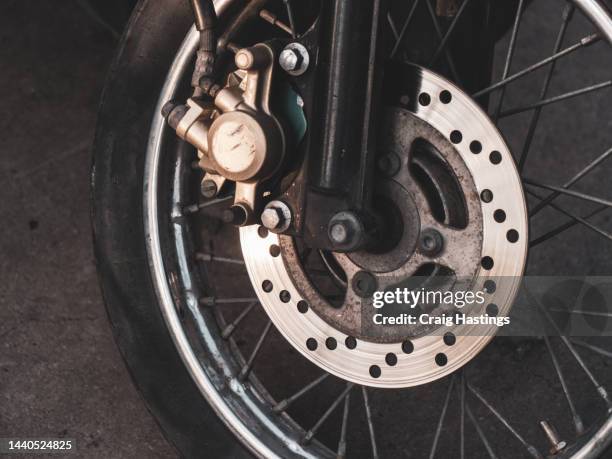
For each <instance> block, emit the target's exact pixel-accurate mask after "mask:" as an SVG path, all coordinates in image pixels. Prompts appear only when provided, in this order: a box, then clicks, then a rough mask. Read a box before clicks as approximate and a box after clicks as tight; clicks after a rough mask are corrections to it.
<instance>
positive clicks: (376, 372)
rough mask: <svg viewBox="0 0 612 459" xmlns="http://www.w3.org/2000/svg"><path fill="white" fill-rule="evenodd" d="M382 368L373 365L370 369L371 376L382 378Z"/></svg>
mask: <svg viewBox="0 0 612 459" xmlns="http://www.w3.org/2000/svg"><path fill="white" fill-rule="evenodd" d="M381 373H382V372H381V371H380V367H379V366H378V365H372V366H371V367H370V376H371V377H372V378H380V375H381Z"/></svg>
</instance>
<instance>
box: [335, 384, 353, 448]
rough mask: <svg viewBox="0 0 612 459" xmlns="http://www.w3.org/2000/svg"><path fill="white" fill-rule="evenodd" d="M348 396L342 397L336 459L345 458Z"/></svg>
mask: <svg viewBox="0 0 612 459" xmlns="http://www.w3.org/2000/svg"><path fill="white" fill-rule="evenodd" d="M350 396H351V395H350V394H346V396H345V397H344V412H343V413H342V427H341V428H340V441H339V442H338V455H337V456H336V458H337V459H345V458H346V428H347V425H348V414H349V400H350Z"/></svg>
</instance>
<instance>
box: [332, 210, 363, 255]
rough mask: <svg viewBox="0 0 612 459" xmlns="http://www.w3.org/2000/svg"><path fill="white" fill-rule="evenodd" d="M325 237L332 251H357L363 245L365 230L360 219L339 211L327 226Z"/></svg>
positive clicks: (352, 213) (355, 215) (349, 212)
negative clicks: (329, 242)
mask: <svg viewBox="0 0 612 459" xmlns="http://www.w3.org/2000/svg"><path fill="white" fill-rule="evenodd" d="M327 236H328V237H329V240H330V241H331V243H332V244H333V246H334V250H338V251H350V250H357V249H358V248H359V247H361V246H362V245H363V242H364V239H365V229H364V225H363V222H362V221H361V219H360V217H359V216H358V215H357V214H355V213H354V212H352V211H348V210H347V211H341V212H338V213H337V214H336V215H334V216H333V217H332V218H331V220H330V221H329V224H328V226H327Z"/></svg>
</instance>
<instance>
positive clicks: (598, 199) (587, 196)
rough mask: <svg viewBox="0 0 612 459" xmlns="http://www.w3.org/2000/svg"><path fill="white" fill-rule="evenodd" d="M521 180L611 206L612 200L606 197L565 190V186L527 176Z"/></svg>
mask: <svg viewBox="0 0 612 459" xmlns="http://www.w3.org/2000/svg"><path fill="white" fill-rule="evenodd" d="M523 182H525V183H526V184H527V185H531V186H535V187H538V188H545V189H547V190H551V191H557V192H559V193H560V194H566V195H568V196H572V197H574V198H578V199H582V200H584V201H589V202H594V203H595V204H602V205H604V206H608V207H612V201H609V200H607V199H603V198H598V197H596V196H591V195H590V194H585V193H580V192H579V191H572V190H566V189H565V188H561V187H558V186H553V185H548V184H545V183H539V182H536V181H534V180H531V179H529V178H523ZM551 207H552V206H551Z"/></svg>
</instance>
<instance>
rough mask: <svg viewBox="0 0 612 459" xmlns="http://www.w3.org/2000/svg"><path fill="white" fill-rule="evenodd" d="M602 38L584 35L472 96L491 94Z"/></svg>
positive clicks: (594, 35) (595, 35)
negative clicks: (570, 44)
mask: <svg viewBox="0 0 612 459" xmlns="http://www.w3.org/2000/svg"><path fill="white" fill-rule="evenodd" d="M600 40H601V36H599V35H597V34H592V35H588V36H586V37H584V38H583V39H582V40H580V41H579V42H578V43H575V44H573V45H572V46H569V47H567V48H565V49H563V50H562V51H559V52H557V53H554V54H553V55H551V56H549V57H547V58H546V59H542V60H541V61H539V62H536V63H535V64H532V65H530V66H529V67H526V68H524V69H523V70H521V71H519V72H516V73H514V74H512V75H510V76H509V77H506V78H504V79H503V80H500V81H498V82H497V83H494V84H492V85H491V86H488V87H486V88H484V89H481V90H480V91H478V92H475V93H474V94H473V95H472V97H473V98H478V97H482V96H484V95H485V94H489V93H490V92H492V91H495V90H496V89H499V88H501V87H502V86H506V85H508V84H509V83H512V82H513V81H514V80H517V79H519V78H521V77H523V76H525V75H528V74H530V73H531V72H533V71H535V70H537V69H539V68H541V67H544V66H545V65H547V64H550V63H552V62H555V61H557V60H558V59H560V58H562V57H564V56H567V55H569V54H571V53H573V52H574V51H576V50H578V49H582V48H585V47H587V46H589V45H592V44H594V43H597V42H598V41H600Z"/></svg>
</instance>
